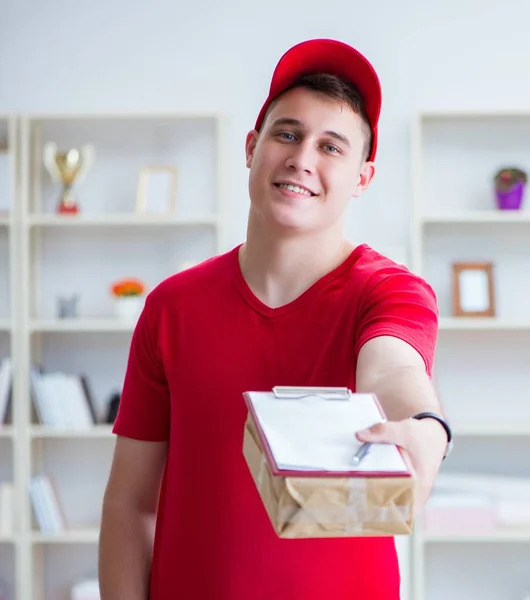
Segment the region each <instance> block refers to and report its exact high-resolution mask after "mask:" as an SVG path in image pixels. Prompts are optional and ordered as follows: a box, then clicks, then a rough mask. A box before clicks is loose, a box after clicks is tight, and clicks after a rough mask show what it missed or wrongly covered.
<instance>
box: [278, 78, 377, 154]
mask: <svg viewBox="0 0 530 600" xmlns="http://www.w3.org/2000/svg"><path fill="white" fill-rule="evenodd" d="M299 87H302V88H305V89H308V90H313V91H314V92H319V93H321V94H324V95H326V96H328V97H329V98H332V99H333V100H337V101H338V102H343V103H344V104H346V105H347V106H348V107H349V108H351V110H352V111H353V112H354V113H355V114H356V115H359V116H360V117H361V119H362V122H363V133H364V137H365V144H364V153H365V160H366V159H367V158H368V157H369V156H370V152H371V149H372V128H371V127H370V123H369V121H368V117H367V116H366V112H365V109H364V100H363V98H362V96H361V94H360V93H359V90H358V89H357V88H356V87H355V86H354V85H353V84H351V83H350V82H349V81H346V80H345V79H342V78H340V77H337V76H336V75H331V74H329V73H309V74H307V75H301V76H300V77H299V78H298V79H296V80H295V81H294V82H293V83H292V84H291V85H290V86H289V87H288V88H287V89H286V90H285V91H284V92H282V93H281V94H280V95H279V96H277V97H276V98H275V99H274V100H273V101H272V102H271V104H270V106H269V110H268V111H267V112H269V111H270V109H271V107H272V105H273V104H274V103H275V101H276V100H277V99H278V98H279V97H280V96H282V95H283V94H285V93H286V92H288V91H289V90H292V89H294V88H299Z"/></svg>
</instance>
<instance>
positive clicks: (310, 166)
mask: <svg viewBox="0 0 530 600" xmlns="http://www.w3.org/2000/svg"><path fill="white" fill-rule="evenodd" d="M315 165H316V151H315V148H314V146H312V144H309V143H301V144H297V145H296V146H292V151H291V152H290V154H289V156H288V158H287V160H286V161H285V166H286V167H287V168H288V169H292V170H295V171H305V172H306V173H313V172H314V170H315Z"/></svg>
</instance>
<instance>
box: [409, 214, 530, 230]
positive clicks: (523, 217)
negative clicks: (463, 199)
mask: <svg viewBox="0 0 530 600" xmlns="http://www.w3.org/2000/svg"><path fill="white" fill-rule="evenodd" d="M421 223H422V225H423V226H424V227H429V226H434V225H448V226H450V227H454V226H457V225H485V224H493V225H518V224H526V225H530V212H519V211H507V212H504V213H502V212H500V211H481V210H477V211H469V212H461V213H458V212H456V213H447V214H444V213H440V214H432V215H430V214H427V215H426V216H424V217H422V218H421Z"/></svg>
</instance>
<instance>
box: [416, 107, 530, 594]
mask: <svg viewBox="0 0 530 600" xmlns="http://www.w3.org/2000/svg"><path fill="white" fill-rule="evenodd" d="M529 135H530V111H529V112H525V111H519V112H499V113H495V112H476V113H475V112H458V111H455V112H443V111H442V112H423V113H420V114H419V115H418V116H417V119H416V120H415V123H414V127H413V138H412V156H411V168H412V215H411V257H410V258H411V261H410V262H411V268H412V270H414V271H415V272H417V273H419V274H420V275H422V276H424V277H425V278H426V279H427V280H428V281H429V282H430V283H431V285H433V287H434V289H435V291H436V293H437V296H438V301H439V307H440V332H439V339H438V349H437V357H436V375H435V376H436V383H437V387H438V389H439V392H440V397H441V401H442V403H443V405H444V409H445V410H446V412H447V414H448V416H449V418H450V420H451V422H452V425H453V429H454V433H455V449H454V451H453V454H452V455H451V456H450V457H449V458H448V459H447V461H446V464H444V465H443V467H442V471H443V472H446V473H451V472H455V473H458V472H476V473H478V474H497V475H502V474H509V475H513V476H518V475H519V476H524V477H529V478H530V460H529V459H528V457H530V409H529V408H528V407H529V405H528V390H529V389H530V304H528V302H527V300H526V298H527V297H528V295H529V294H530V269H529V268H528V266H527V265H528V264H530V242H529V240H530V193H527V197H526V199H525V203H524V205H523V208H522V210H521V211H518V212H515V211H506V212H501V211H499V210H497V208H496V207H495V203H494V196H493V176H494V173H495V172H496V171H497V169H498V168H501V167H503V166H520V167H521V168H523V169H525V170H527V172H529V173H530V146H529V145H528V142H527V140H528V136H529ZM458 260H461V261H468V262H471V261H476V260H484V261H492V262H493V263H494V265H495V270H494V280H495V299H496V308H497V314H496V316H495V317H493V318H462V317H455V316H453V315H452V313H451V262H452V261H458ZM505 471H506V473H505ZM411 546H412V560H411V576H412V590H413V599H414V600H441V599H444V598H448V597H455V598H456V597H458V598H464V597H465V598H466V600H479V599H481V600H482V599H483V598H488V600H505V599H506V598H508V597H510V598H512V597H513V598H520V599H521V600H522V598H523V597H524V594H525V593H528V592H530V574H529V572H528V564H529V561H530V530H529V529H528V528H524V527H519V528H510V529H499V530H496V531H494V532H493V533H491V532H488V533H484V534H483V535H476V534H473V535H470V534H466V533H462V534H461V535H454V534H447V535H445V534H433V533H430V532H429V531H427V530H425V529H424V526H423V521H422V519H421V516H420V517H419V518H418V520H417V523H416V527H415V532H414V535H413V539H412V544H411ZM492 563H494V564H495V568H494V571H495V580H493V579H491V578H490V577H489V576H488V575H487V574H485V573H484V567H485V565H487V564H492Z"/></svg>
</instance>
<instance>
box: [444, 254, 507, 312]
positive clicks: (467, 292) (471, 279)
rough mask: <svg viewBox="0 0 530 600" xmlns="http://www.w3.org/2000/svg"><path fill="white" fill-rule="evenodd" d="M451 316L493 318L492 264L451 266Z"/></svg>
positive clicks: (458, 263)
mask: <svg viewBox="0 0 530 600" xmlns="http://www.w3.org/2000/svg"><path fill="white" fill-rule="evenodd" d="M452 287H453V297H452V303H453V316H455V317H495V316H496V307H495V286H494V281H493V263H491V262H454V263H453V264H452Z"/></svg>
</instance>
